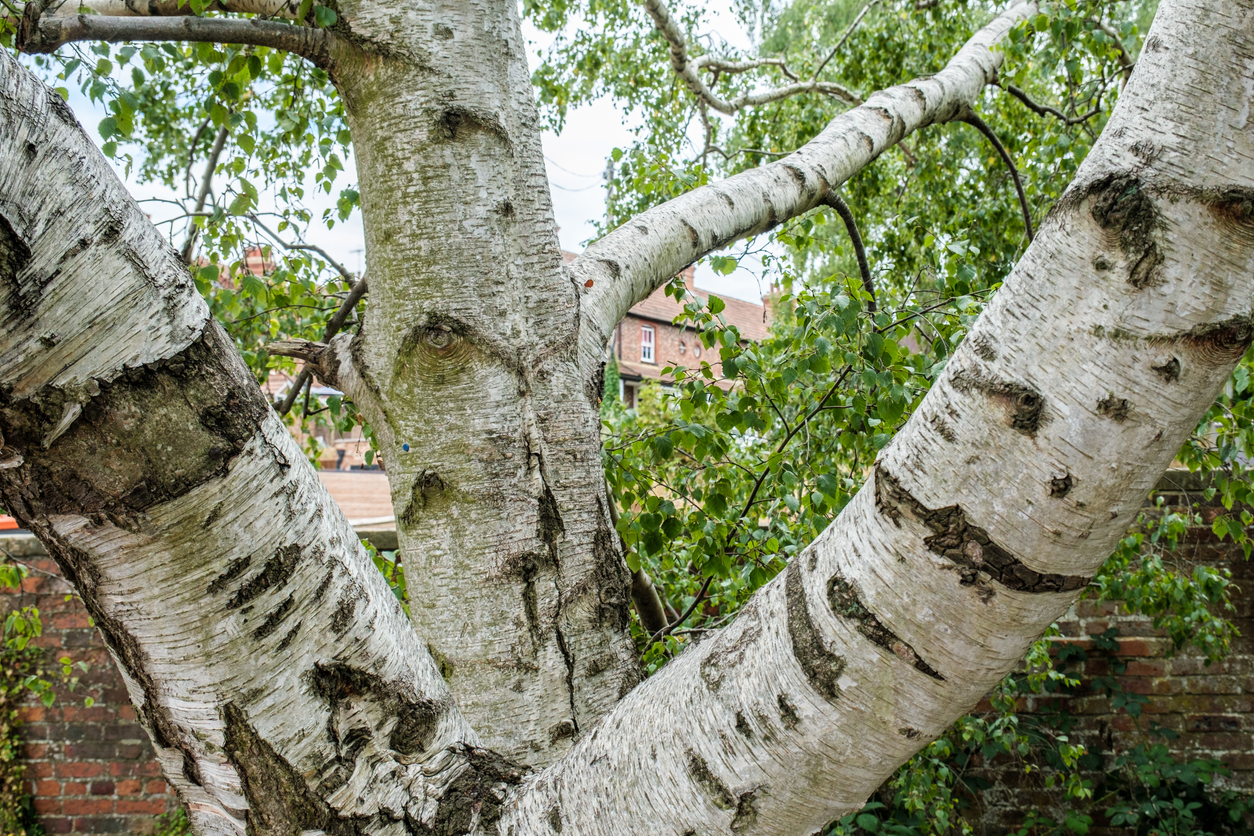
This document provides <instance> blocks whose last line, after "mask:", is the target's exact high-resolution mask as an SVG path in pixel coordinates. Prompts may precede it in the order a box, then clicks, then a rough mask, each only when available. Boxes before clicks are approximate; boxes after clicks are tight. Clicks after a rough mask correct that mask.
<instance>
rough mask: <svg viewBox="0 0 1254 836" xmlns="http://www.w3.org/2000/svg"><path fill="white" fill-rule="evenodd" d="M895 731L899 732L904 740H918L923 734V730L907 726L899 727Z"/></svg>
mask: <svg viewBox="0 0 1254 836" xmlns="http://www.w3.org/2000/svg"><path fill="white" fill-rule="evenodd" d="M897 733H898V734H900V735H901V736H902V737H904V738H905V739H906V740H918V739H919V738H920V737H922V736H923V732H921V731H919V730H918V729H912V728H910V727H909V726H902V727H901V728H899V729H897Z"/></svg>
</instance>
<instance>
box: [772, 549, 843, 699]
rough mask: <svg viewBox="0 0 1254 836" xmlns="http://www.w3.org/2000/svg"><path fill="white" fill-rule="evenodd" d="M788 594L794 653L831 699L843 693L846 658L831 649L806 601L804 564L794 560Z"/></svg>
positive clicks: (786, 585) (816, 685) (786, 586)
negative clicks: (802, 572) (803, 579)
mask: <svg viewBox="0 0 1254 836" xmlns="http://www.w3.org/2000/svg"><path fill="white" fill-rule="evenodd" d="M785 572H786V573H787V578H785V581H784V597H785V600H786V602H787V604H786V605H787V609H788V637H789V638H790V639H791V640H792V653H793V656H794V657H796V659H797V663H798V664H799V665H801V670H802V671H803V672H804V673H805V675H806V679H807V680H809V682H810V685H811V687H813V688H814V690H815V691H818V692H819V694H821V695H822V696H823V698H824V699H826V700H827V701H828V702H834V701H835V700H837V699H839V697H840V686H839V685H838V684H836V681H837V680H838V679H839V678H840V674H841V672H843V671H844V669H845V659H844V657H843V656H838V655H837V654H835V653H832V652H831V651H830V650H828V649H827V645H826V644H825V643H824V641H823V637H822V635H821V634H820V633H819V629H818V627H816V626H815V624H814V619H813V618H811V617H810V608H809V606H808V605H807V604H806V593H805V585H804V583H803V581H802V579H801V564H800V563H799V562H797V561H796V560H794V561H793V562H792V563H790V564H788V568H787V569H786V570H785Z"/></svg>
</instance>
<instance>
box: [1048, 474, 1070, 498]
mask: <svg viewBox="0 0 1254 836" xmlns="http://www.w3.org/2000/svg"><path fill="white" fill-rule="evenodd" d="M1074 484H1075V480H1073V479H1072V478H1071V474H1070V473H1064V474H1063V475H1062V476H1055V477H1054V478H1052V479H1050V480H1049V495H1050V496H1052V497H1056V498H1058V499H1062V498H1063V497H1064V496H1066V495H1067V494H1069V493H1071V488H1072V486H1073V485H1074Z"/></svg>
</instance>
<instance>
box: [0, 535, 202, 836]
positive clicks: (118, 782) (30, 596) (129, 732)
mask: <svg viewBox="0 0 1254 836" xmlns="http://www.w3.org/2000/svg"><path fill="white" fill-rule="evenodd" d="M0 547H3V548H4V549H5V551H7V552H9V553H10V554H12V555H14V556H15V557H17V558H18V559H19V560H21V561H22V562H23V563H26V564H27V565H28V566H30V567H32V569H34V570H35V571H32V572H31V576H30V577H28V578H27V579H26V581H25V582H24V583H23V585H22V591H21V594H20V595H18V594H13V593H12V592H10V593H8V594H7V595H6V597H8V598H9V599H10V600H9V601H6V602H5V603H6V606H5V609H6V611H7V610H8V609H10V608H12V607H13V606H27V605H33V606H36V607H38V608H39V612H40V615H41V617H42V620H43V625H44V632H43V635H42V636H40V637H39V639H38V640H37V643H38V644H39V646H40V647H43V648H45V649H46V650H47V654H48V661H49V663H50V664H51V663H55V661H56V660H57V659H59V658H60V657H62V656H69V657H70V658H71V659H73V660H74V662H76V663H77V662H86V663H87V664H88V665H89V667H88V670H87V671H86V672H83V671H78V670H76V673H77V675H78V677H79V683H78V686H77V687H76V688H75V689H74V691H73V692H71V691H69V690H67V689H66V688H62V687H58V688H57V701H56V702H55V703H53V704H52V707H51V708H44V707H43V706H42V705H38V704H36V705H30V706H28V707H26V708H25V709H23V711H22V714H23V720H24V725H23V726H22V727H21V732H22V734H23V736H24V738H25V740H26V753H25V754H26V779H27V785H28V789H29V790H30V791H31V792H32V794H33V795H34V796H35V812H36V813H37V814H38V816H39V821H40V823H41V824H42V825H43V827H44V829H45V830H46V831H47V832H48V833H50V834H61V833H72V834H78V833H84V834H85V833H149V832H151V831H152V829H153V827H154V826H155V824H156V817H157V816H159V815H161V814H162V813H165V812H168V811H173V810H175V809H177V808H178V800H177V799H176V798H175V797H174V796H173V794H171V793H169V792H168V791H167V787H166V783H165V781H163V780H161V769H160V767H159V766H158V765H157V762H156V760H155V759H154V756H153V750H152V744H151V743H150V742H149V740H148V735H147V733H146V732H145V731H144V729H143V727H141V726H140V724H139V723H138V722H137V721H136V719H135V709H134V708H133V707H132V706H131V703H130V699H129V698H128V696H127V693H126V686H125V685H123V684H122V678H121V676H120V675H119V674H118V671H117V668H116V667H114V665H113V660H112V659H110V658H109V654H108V651H106V650H105V648H104V644H103V642H102V641H101V639H100V636H99V634H98V633H97V632H96V629H95V628H94V627H92V626H91V621H90V619H89V617H88V615H87V612H86V611H85V610H84V609H83V606H82V604H81V603H80V602H79V600H78V599H77V598H75V597H70V598H69V599H68V600H67V594H68V593H69V591H70V586H69V584H68V583H66V582H65V581H64V580H63V579H62V578H61V576H60V574H59V573H58V571H57V567H56V564H55V563H53V562H52V560H51V559H50V558H48V557H47V555H46V553H45V552H44V549H43V546H41V545H40V544H39V542H38V541H37V540H35V539H34V538H32V537H29V536H5V537H0ZM86 696H90V697H92V698H93V699H94V700H95V701H96V702H95V705H93V706H91V707H90V708H88V707H86V706H84V704H83V698H84V697H86Z"/></svg>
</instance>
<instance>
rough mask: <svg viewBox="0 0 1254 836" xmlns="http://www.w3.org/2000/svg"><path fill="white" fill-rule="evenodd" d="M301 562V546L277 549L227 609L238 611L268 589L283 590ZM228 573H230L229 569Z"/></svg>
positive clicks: (238, 591)
mask: <svg viewBox="0 0 1254 836" xmlns="http://www.w3.org/2000/svg"><path fill="white" fill-rule="evenodd" d="M299 562H300V546H298V545H297V544H295V543H292V544H290V545H287V546H283V547H281V548H279V549H276V550H275V552H274V556H273V557H271V558H270V559H269V560H267V561H266V562H265V565H264V566H262V567H261V571H260V572H258V573H257V574H256V575H254V576H253V577H251V578H249V579H248V580H246V581H244V583H243V584H242V585H241V586H240V588H239V589H237V590H236V591H235V594H234V595H232V596H231V599H230V600H229V601H227V602H226V608H227V609H228V610H237V609H239V608H240V607H242V606H244V605H245V604H247V603H248V602H250V601H252V600H253V599H255V598H256V597H257V596H258V595H261V594H262V593H263V592H265V591H266V590H267V589H270V588H271V587H276V588H281V587H282V586H283V585H284V584H285V583H287V581H288V578H290V577H291V576H292V573H293V572H295V571H296V564H298V563H299ZM227 571H228V572H229V571H230V568H229V567H228V569H227ZM237 574H239V573H237ZM216 582H217V581H215V583H216Z"/></svg>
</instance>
